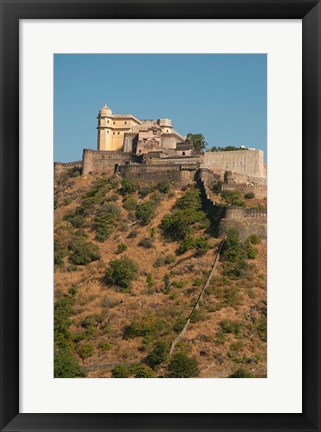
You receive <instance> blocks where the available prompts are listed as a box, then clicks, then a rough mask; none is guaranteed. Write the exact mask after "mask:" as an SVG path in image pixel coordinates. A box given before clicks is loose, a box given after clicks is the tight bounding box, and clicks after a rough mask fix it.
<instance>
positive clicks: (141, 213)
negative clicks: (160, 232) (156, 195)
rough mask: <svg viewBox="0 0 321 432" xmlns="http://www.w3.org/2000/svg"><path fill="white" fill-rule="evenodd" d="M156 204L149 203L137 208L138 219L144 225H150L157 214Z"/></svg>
mask: <svg viewBox="0 0 321 432" xmlns="http://www.w3.org/2000/svg"><path fill="white" fill-rule="evenodd" d="M155 208H156V206H155V202H154V201H147V202H144V203H142V204H139V205H138V206H137V208H136V217H137V219H138V220H139V221H140V222H141V224H142V225H148V224H149V222H150V221H151V220H152V218H153V217H154V214H155Z"/></svg>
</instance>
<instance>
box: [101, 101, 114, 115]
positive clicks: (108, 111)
mask: <svg viewBox="0 0 321 432" xmlns="http://www.w3.org/2000/svg"><path fill="white" fill-rule="evenodd" d="M99 114H100V115H110V114H112V110H111V109H110V108H109V107H108V106H107V105H106V104H105V105H104V106H103V107H102V108H100V110H99Z"/></svg>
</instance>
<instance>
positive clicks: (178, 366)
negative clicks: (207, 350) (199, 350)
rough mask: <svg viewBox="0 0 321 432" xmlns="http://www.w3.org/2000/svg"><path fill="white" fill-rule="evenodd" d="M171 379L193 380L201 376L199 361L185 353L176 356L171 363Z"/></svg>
mask: <svg viewBox="0 0 321 432" xmlns="http://www.w3.org/2000/svg"><path fill="white" fill-rule="evenodd" d="M168 370H169V374H168V377H169V378H191V377H197V376H198V375H199V369H198V364H197V360H196V358H195V357H188V356H187V355H186V354H184V353H177V354H174V355H173V357H172V359H171V361H170V363H169V367H168Z"/></svg>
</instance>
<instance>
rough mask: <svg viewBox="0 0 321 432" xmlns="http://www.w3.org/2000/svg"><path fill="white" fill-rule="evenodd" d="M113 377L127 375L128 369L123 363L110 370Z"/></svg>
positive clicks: (126, 376) (124, 376)
mask: <svg viewBox="0 0 321 432" xmlns="http://www.w3.org/2000/svg"><path fill="white" fill-rule="evenodd" d="M111 373H112V377H113V378H128V377H129V369H128V367H127V366H125V365H117V366H115V367H114V368H113V369H112V371H111Z"/></svg>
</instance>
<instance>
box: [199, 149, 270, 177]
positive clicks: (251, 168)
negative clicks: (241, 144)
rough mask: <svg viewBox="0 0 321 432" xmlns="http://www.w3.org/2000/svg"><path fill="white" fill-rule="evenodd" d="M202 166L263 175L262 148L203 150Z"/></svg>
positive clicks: (250, 174)
mask: <svg viewBox="0 0 321 432" xmlns="http://www.w3.org/2000/svg"><path fill="white" fill-rule="evenodd" d="M204 166H205V167H206V168H210V169H212V170H213V169H222V170H225V171H229V170H230V171H235V172H237V173H240V174H245V175H249V176H253V177H265V173H266V171H265V168H264V161H263V151H262V150H236V151H217V152H205V154H204Z"/></svg>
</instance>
